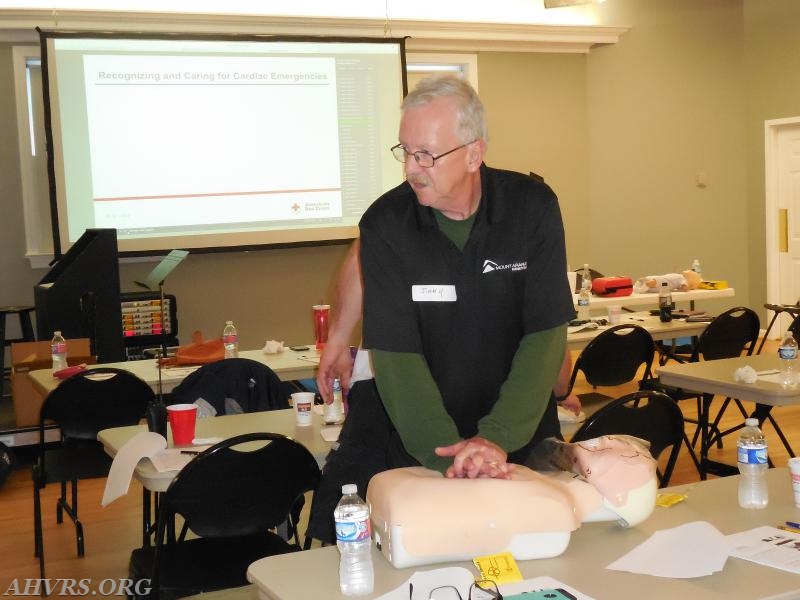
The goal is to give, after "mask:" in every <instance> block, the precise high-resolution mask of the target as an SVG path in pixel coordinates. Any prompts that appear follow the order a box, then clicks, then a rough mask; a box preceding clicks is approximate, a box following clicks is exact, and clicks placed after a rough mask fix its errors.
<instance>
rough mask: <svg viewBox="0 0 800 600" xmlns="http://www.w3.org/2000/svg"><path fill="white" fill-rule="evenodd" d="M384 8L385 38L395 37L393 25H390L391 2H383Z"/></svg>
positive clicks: (387, 0) (385, 0)
mask: <svg viewBox="0 0 800 600" xmlns="http://www.w3.org/2000/svg"><path fill="white" fill-rule="evenodd" d="M383 7H384V21H383V36H384V37H394V35H393V34H392V25H391V23H389V0H383Z"/></svg>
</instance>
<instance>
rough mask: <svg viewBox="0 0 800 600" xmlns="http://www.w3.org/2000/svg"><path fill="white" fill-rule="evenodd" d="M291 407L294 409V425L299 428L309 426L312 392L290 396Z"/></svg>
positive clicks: (312, 403) (312, 402) (311, 412)
mask: <svg viewBox="0 0 800 600" xmlns="http://www.w3.org/2000/svg"><path fill="white" fill-rule="evenodd" d="M292 407H293V408H294V418H295V423H296V424H297V425H298V426H300V427H306V426H308V425H311V415H312V414H313V411H314V393H313V392H295V393H294V394H292Z"/></svg>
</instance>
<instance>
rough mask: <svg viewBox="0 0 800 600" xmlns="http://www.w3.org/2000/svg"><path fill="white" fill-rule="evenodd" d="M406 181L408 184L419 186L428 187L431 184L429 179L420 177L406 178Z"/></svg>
mask: <svg viewBox="0 0 800 600" xmlns="http://www.w3.org/2000/svg"><path fill="white" fill-rule="evenodd" d="M406 181H408V183H411V184H417V185H428V184H429V183H430V181H429V180H428V178H427V177H424V176H419V175H411V176H406Z"/></svg>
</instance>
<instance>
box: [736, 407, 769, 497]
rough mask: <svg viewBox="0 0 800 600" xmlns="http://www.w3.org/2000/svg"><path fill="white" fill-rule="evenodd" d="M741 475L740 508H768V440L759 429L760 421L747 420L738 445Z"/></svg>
mask: <svg viewBox="0 0 800 600" xmlns="http://www.w3.org/2000/svg"><path fill="white" fill-rule="evenodd" d="M736 447H737V454H738V459H737V460H738V463H739V473H741V477H740V478H739V506H741V507H742V508H766V506H767V502H768V500H769V490H768V489H767V479H766V474H767V469H768V468H769V464H768V463H767V440H766V438H765V437H764V434H763V433H762V432H761V430H760V429H759V428H758V419H753V418H750V419H745V422H744V429H742V433H741V435H740V436H739V441H738V443H737V444H736Z"/></svg>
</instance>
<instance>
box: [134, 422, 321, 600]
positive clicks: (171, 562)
mask: <svg viewBox="0 0 800 600" xmlns="http://www.w3.org/2000/svg"><path fill="white" fill-rule="evenodd" d="M320 476H321V474H320V470H319V467H318V466H317V462H316V460H315V459H314V457H313V456H312V455H311V453H310V452H309V451H308V450H307V449H306V448H305V447H304V446H303V445H301V444H299V443H298V442H295V441H294V440H292V439H290V438H287V437H285V436H283V435H280V434H275V433H265V432H262V433H249V434H245V435H240V436H237V437H233V438H230V439H228V440H225V441H223V442H220V443H219V444H216V445H215V446H212V447H211V448H209V449H208V450H206V451H205V452H203V453H202V454H200V455H198V456H197V457H195V458H194V459H193V460H192V461H191V462H190V463H189V464H188V465H186V466H185V467H184V468H183V470H182V471H181V472H180V473H178V475H177V476H176V477H175V479H174V480H173V481H172V483H171V484H170V486H169V488H167V491H166V492H164V493H163V494H162V496H161V501H160V506H159V515H158V525H157V532H156V543H155V546H146V547H143V548H140V549H138V550H134V551H133V553H132V554H131V560H130V577H131V580H132V582H133V585H132V586H131V589H134V590H140V591H139V592H137V595H136V597H137V598H142V597H147V598H161V599H162V600H164V599H167V598H179V597H183V596H188V595H193V594H199V593H202V592H210V591H213V590H220V589H226V588H233V587H239V586H243V585H247V583H248V581H247V567H248V566H249V565H250V564H251V563H252V562H254V561H256V560H258V559H259V558H263V557H265V556H273V555H276V554H284V553H287V552H295V551H298V550H300V549H301V547H300V539H299V533H298V530H297V526H298V524H297V522H296V521H295V520H293V518H292V515H291V512H292V508H293V507H294V506H295V505H296V504H297V501H298V499H299V498H301V497H302V496H303V495H304V494H305V493H306V492H313V491H315V490H316V488H317V486H318V485H319V479H320ZM176 515H179V516H181V517H183V519H184V520H185V523H186V525H187V526H188V529H189V530H190V531H191V532H193V533H194V534H195V535H196V536H198V537H196V538H194V539H186V538H185V537H183V536H182V537H181V538H179V539H178V540H177V541H174V542H170V543H165V542H166V540H165V538H166V531H167V529H168V527H169V526H170V524H171V522H172V520H173V519H174V518H175V516H176ZM286 519H290V529H291V531H292V538H290V539H293V540H294V543H290V542H289V541H287V540H284V539H283V538H282V537H281V536H280V535H278V534H277V533H275V532H274V531H271V530H272V529H274V528H275V527H277V526H278V525H279V524H280V523H282V522H284V521H285V520H286ZM145 580H149V582H147V585H140V584H139V582H143V583H144V582H145ZM146 589H149V592H145V590H146Z"/></svg>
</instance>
